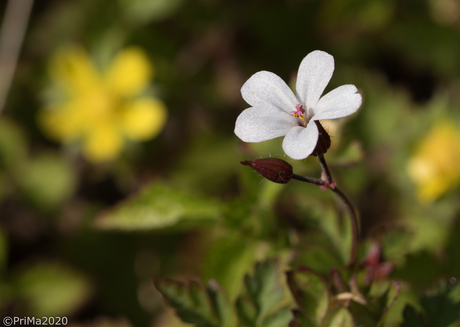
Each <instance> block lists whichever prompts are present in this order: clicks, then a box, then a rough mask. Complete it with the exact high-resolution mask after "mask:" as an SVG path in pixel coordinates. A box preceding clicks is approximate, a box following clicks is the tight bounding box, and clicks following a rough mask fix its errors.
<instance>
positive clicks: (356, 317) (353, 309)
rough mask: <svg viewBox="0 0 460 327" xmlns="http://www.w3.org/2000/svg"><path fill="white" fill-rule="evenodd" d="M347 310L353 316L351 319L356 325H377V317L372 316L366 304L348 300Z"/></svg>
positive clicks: (368, 326) (365, 326)
mask: <svg viewBox="0 0 460 327" xmlns="http://www.w3.org/2000/svg"><path fill="white" fill-rule="evenodd" d="M348 310H349V312H350V314H351V315H352V317H353V321H354V322H355V324H356V325H358V326H363V327H374V326H377V320H378V317H376V316H374V314H373V313H372V312H371V310H370V308H369V307H368V306H365V305H363V304H361V303H358V302H355V301H353V300H352V301H350V305H349V306H348Z"/></svg>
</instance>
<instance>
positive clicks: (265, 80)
mask: <svg viewBox="0 0 460 327" xmlns="http://www.w3.org/2000/svg"><path fill="white" fill-rule="evenodd" d="M241 95H242V96H243V99H244V100H245V101H246V102H247V103H248V104H250V105H251V106H253V107H257V106H265V105H270V106H272V107H275V108H277V109H279V110H282V111H284V112H287V113H290V112H291V111H293V110H295V105H296V104H297V103H298V102H297V99H296V97H295V95H294V93H293V92H292V90H291V89H290V88H289V86H288V85H287V84H286V83H285V82H284V81H283V80H282V79H281V78H280V77H279V76H278V75H276V74H273V73H270V72H267V71H261V72H258V73H255V74H254V75H252V76H251V78H249V79H248V80H247V81H246V83H244V85H243V87H242V88H241Z"/></svg>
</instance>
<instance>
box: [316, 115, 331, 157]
mask: <svg viewBox="0 0 460 327" xmlns="http://www.w3.org/2000/svg"><path fill="white" fill-rule="evenodd" d="M315 124H316V127H318V134H319V135H318V142H317V143H316V148H315V150H313V153H312V155H314V156H315V157H316V156H317V155H318V153H319V154H324V153H326V152H327V150H328V149H329V148H330V147H331V138H330V137H329V134H328V133H327V132H326V130H325V129H324V127H323V125H321V123H320V122H319V120H315Z"/></svg>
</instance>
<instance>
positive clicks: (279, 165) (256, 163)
mask: <svg viewBox="0 0 460 327" xmlns="http://www.w3.org/2000/svg"><path fill="white" fill-rule="evenodd" d="M241 164H242V165H246V166H251V168H252V169H254V170H255V171H256V172H258V173H259V174H261V175H262V176H263V177H265V178H266V179H268V180H270V181H272V182H275V183H280V184H286V183H287V182H289V181H290V180H291V177H292V166H291V165H290V164H288V163H287V162H286V161H284V160H281V159H276V158H263V159H256V160H252V161H241Z"/></svg>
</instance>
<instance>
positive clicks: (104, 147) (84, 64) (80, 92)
mask: <svg viewBox="0 0 460 327" xmlns="http://www.w3.org/2000/svg"><path fill="white" fill-rule="evenodd" d="M49 75H50V78H51V82H52V84H53V85H54V86H56V87H57V88H58V89H59V90H60V92H61V93H62V94H61V98H60V99H59V100H58V101H54V102H52V103H48V104H47V105H45V107H44V108H42V110H40V112H39V116H38V120H39V125H40V126H41V127H42V129H43V131H44V132H45V133H46V134H47V135H49V136H50V137H52V138H53V139H55V140H57V141H60V142H62V143H73V142H76V141H79V142H81V148H82V152H83V155H84V156H85V157H86V158H87V159H88V160H89V161H92V162H100V161H106V160H111V159H114V158H116V157H117V156H118V155H119V154H120V153H121V151H122V149H123V146H124V142H125V140H126V139H130V140H132V141H145V140H148V139H151V138H153V137H154V136H156V135H157V134H158V133H159V132H160V131H161V129H162V128H163V126H164V124H165V121H166V115H167V113H166V107H165V105H164V104H163V103H162V102H161V101H160V100H158V99H155V98H152V97H148V96H141V92H142V91H144V90H145V89H146V87H147V86H148V83H149V81H150V79H151V78H152V75H153V67H152V66H151V64H150V63H149V61H148V59H147V56H146V55H145V53H144V52H143V51H142V50H141V49H139V48H135V47H131V48H126V49H124V50H122V51H121V52H119V53H118V54H117V55H116V56H115V58H114V59H113V61H112V62H111V63H110V65H109V67H108V69H107V70H106V71H105V72H103V73H101V72H100V71H98V70H97V69H96V67H95V66H94V64H93V62H92V61H91V59H90V58H89V56H88V54H87V53H86V52H85V51H84V50H83V49H81V48H79V47H70V48H67V49H64V50H62V51H60V52H58V53H57V54H56V55H55V57H54V58H53V59H52V60H51V64H50V68H49Z"/></svg>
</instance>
